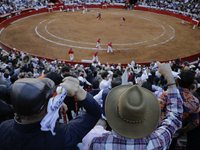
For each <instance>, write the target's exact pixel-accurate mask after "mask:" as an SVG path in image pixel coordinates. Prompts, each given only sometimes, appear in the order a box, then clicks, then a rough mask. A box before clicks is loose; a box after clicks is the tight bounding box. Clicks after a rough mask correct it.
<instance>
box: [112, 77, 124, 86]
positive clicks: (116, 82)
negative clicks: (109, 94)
mask: <svg viewBox="0 0 200 150" xmlns="http://www.w3.org/2000/svg"><path fill="white" fill-rule="evenodd" d="M121 84H122V79H121V77H117V78H115V79H113V80H112V82H111V87H112V88H114V87H116V86H118V85H121Z"/></svg>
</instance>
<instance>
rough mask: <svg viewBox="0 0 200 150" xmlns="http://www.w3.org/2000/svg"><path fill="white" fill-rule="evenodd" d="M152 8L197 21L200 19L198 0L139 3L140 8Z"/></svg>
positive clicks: (155, 0)
mask: <svg viewBox="0 0 200 150" xmlns="http://www.w3.org/2000/svg"><path fill="white" fill-rule="evenodd" d="M142 5H144V6H150V7H151V8H154V9H159V10H166V11H174V12H176V13H179V14H183V15H185V16H189V17H191V18H194V19H196V20H199V19H200V4H199V2H198V0H178V1H173V0H146V1H145V2H143V1H138V6H142Z"/></svg>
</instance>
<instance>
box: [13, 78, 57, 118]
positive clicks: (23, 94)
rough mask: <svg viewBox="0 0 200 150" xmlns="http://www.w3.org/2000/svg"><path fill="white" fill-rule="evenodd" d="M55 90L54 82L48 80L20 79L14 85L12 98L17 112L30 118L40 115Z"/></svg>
mask: <svg viewBox="0 0 200 150" xmlns="http://www.w3.org/2000/svg"><path fill="white" fill-rule="evenodd" d="M55 90H56V87H55V84H54V82H53V81H52V80H51V79H48V78H41V79H30V78H26V79H20V80H17V81H16V82H15V83H14V84H13V86H12V89H11V93H10V98H11V102H12V104H13V107H14V110H15V112H16V113H17V114H18V115H19V116H27V117H28V116H33V115H36V114H38V113H39V112H40V111H41V110H42V108H43V107H44V105H45V104H47V102H48V100H49V98H51V97H52V96H53V93H54V92H55Z"/></svg>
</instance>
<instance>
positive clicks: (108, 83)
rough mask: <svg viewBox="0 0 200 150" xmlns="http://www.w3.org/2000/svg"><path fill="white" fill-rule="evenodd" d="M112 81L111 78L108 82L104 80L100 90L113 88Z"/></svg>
mask: <svg viewBox="0 0 200 150" xmlns="http://www.w3.org/2000/svg"><path fill="white" fill-rule="evenodd" d="M111 81H112V79H111V78H109V79H108V81H107V80H104V79H103V80H102V81H101V82H100V84H99V88H100V90H105V89H108V88H109V87H110V86H111Z"/></svg>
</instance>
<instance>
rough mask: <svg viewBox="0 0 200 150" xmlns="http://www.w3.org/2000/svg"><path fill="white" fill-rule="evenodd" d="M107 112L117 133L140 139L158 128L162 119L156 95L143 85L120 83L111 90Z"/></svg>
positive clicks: (106, 107) (109, 120) (108, 118)
mask: <svg viewBox="0 0 200 150" xmlns="http://www.w3.org/2000/svg"><path fill="white" fill-rule="evenodd" d="M105 113H106V118H107V121H108V123H109V125H110V126H111V128H112V129H113V130H114V131H115V132H116V133H118V134H119V135H121V136H123V137H126V138H131V139H139V138H143V137H145V136H148V135H150V134H151V133H152V132H153V131H154V130H155V129H156V127H157V125H158V122H159V119H160V104H159V101H158V99H157V98H156V96H155V95H154V94H153V93H152V92H150V91H149V90H147V89H145V88H143V87H140V86H137V85H120V86H117V87H115V88H113V89H112V90H111V91H110V92H109V94H108V96H107V98H106V103H105Z"/></svg>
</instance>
